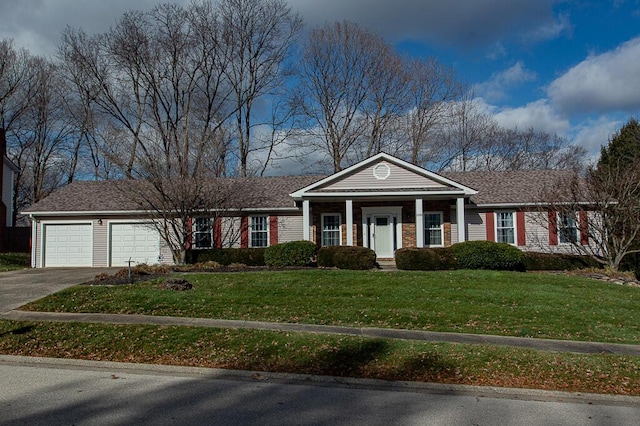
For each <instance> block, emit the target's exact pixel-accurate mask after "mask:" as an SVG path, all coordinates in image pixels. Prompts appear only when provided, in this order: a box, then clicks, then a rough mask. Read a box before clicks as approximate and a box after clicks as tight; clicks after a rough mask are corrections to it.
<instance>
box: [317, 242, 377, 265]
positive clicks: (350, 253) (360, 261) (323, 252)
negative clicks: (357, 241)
mask: <svg viewBox="0 0 640 426" xmlns="http://www.w3.org/2000/svg"><path fill="white" fill-rule="evenodd" d="M318 266H322V267H327V268H332V267H336V268H338V269H351V270H366V269H373V268H375V266H376V252H375V251H373V250H371V249H369V248H366V247H358V246H331V247H321V248H320V249H319V250H318Z"/></svg>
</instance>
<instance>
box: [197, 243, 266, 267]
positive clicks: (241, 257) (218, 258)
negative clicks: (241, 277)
mask: <svg viewBox="0 0 640 426" xmlns="http://www.w3.org/2000/svg"><path fill="white" fill-rule="evenodd" d="M265 250H266V249H265V248H261V247H260V248H258V247H256V248H222V249H209V250H191V251H189V252H188V253H187V259H189V260H188V262H189V263H203V262H218V263H219V264H221V265H224V266H228V265H231V264H242V265H247V266H265V264H264V252H265Z"/></svg>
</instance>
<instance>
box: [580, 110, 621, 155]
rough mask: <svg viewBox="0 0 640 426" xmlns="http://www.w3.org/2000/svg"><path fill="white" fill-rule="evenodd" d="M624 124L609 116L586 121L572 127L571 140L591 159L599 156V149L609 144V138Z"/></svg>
mask: <svg viewBox="0 0 640 426" xmlns="http://www.w3.org/2000/svg"><path fill="white" fill-rule="evenodd" d="M623 124H624V123H623V122H622V121H621V120H618V119H616V118H614V117H610V116H602V117H598V118H597V119H594V120H586V121H584V122H582V123H580V124H578V125H576V126H574V135H573V137H572V140H573V142H574V143H575V144H577V145H580V146H582V147H583V148H585V149H586V150H587V152H589V153H590V154H591V157H592V159H595V158H596V157H598V156H599V155H600V148H601V147H602V146H604V145H607V144H608V143H609V139H611V136H612V135H613V134H614V133H615V132H616V131H618V130H619V129H620V128H621V127H622V125H623Z"/></svg>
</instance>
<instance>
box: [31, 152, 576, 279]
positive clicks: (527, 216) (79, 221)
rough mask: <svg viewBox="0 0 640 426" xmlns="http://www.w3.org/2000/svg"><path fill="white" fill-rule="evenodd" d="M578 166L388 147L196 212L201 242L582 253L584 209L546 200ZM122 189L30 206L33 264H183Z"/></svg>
mask: <svg viewBox="0 0 640 426" xmlns="http://www.w3.org/2000/svg"><path fill="white" fill-rule="evenodd" d="M568 173H569V172H564V171H549V170H544V171H511V172H461V173H446V174H436V173H432V172H430V171H428V170H425V169H423V168H420V167H417V166H415V165H412V164H409V163H407V162H405V161H402V160H400V159H398V158H395V157H393V156H390V155H388V154H384V153H381V154H378V155H375V156H373V157H371V158H368V159H366V160H364V161H362V162H360V163H358V164H355V165H353V166H351V167H349V168H347V169H345V170H342V171H340V172H338V173H335V174H333V175H330V176H326V177H321V176H280V177H260V178H246V179H243V180H238V181H240V182H241V183H242V184H243V185H244V187H245V188H246V190H247V194H249V193H257V194H264V196H262V197H260V198H254V199H253V201H252V202H250V203H249V204H248V205H242V206H237V209H235V210H234V213H233V214H231V213H228V212H227V213H226V216H225V217H223V218H218V219H216V220H215V221H211V220H210V219H208V218H206V217H203V218H195V219H194V220H193V223H192V230H193V241H192V243H193V248H195V249H206V248H211V247H266V246H269V245H273V244H276V243H281V242H286V241H295V240H310V241H314V242H316V243H317V244H318V245H320V246H327V245H357V246H365V247H369V248H371V249H373V250H374V251H375V252H376V254H377V256H378V258H381V259H384V258H393V257H394V252H395V250H396V249H398V248H401V247H409V246H417V247H443V246H449V245H451V244H454V243H456V242H460V241H467V240H491V241H498V242H506V243H509V244H513V245H515V246H517V247H519V248H521V249H523V250H533V251H572V250H571V247H572V246H571V244H570V242H571V241H572V240H573V241H583V239H584V238H585V236H584V231H585V230H584V229H583V228H581V224H580V219H581V218H580V217H576V218H572V217H558V215H557V213H556V212H553V211H548V210H545V209H544V205H543V204H541V203H542V199H541V198H540V197H541V194H542V192H543V190H544V189H545V188H549V187H554V186H555V185H557V184H558V182H559V181H561V179H562V178H563V177H564V178H566V177H567V176H568ZM115 186H116V185H115V184H114V183H113V182H108V181H106V182H95V181H92V182H75V183H72V184H70V185H68V186H66V187H64V188H62V189H60V190H59V191H57V192H56V193H54V194H52V195H51V196H49V197H47V198H46V199H44V200H42V201H41V202H39V203H37V204H35V205H34V206H32V207H30V208H29V209H27V210H26V211H25V212H24V213H25V214H27V215H29V216H30V218H31V220H32V224H33V225H32V239H33V242H34V243H33V249H32V250H33V252H32V263H33V266H34V267H48V266H95V267H99V266H125V265H126V264H127V261H128V260H129V259H132V260H133V261H135V262H139V263H158V262H160V263H171V262H172V259H171V254H170V251H169V249H168V247H167V246H166V244H164V243H163V242H162V241H161V240H160V237H159V235H158V232H157V231H155V229H154V228H152V227H150V226H148V225H145V224H146V223H147V224H148V223H149V220H150V217H151V216H150V214H149V212H148V211H143V210H140V209H139V208H137V207H136V203H135V202H133V201H132V200H131V199H130V197H127V195H126V193H125V192H126V191H123V190H122V188H119V189H117V188H115ZM246 199H247V200H249V199H251V197H246ZM549 224H551V226H549ZM584 243H587V241H584Z"/></svg>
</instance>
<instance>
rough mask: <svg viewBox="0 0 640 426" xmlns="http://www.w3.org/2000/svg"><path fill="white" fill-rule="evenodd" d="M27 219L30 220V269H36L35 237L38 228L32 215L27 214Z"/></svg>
mask: <svg viewBox="0 0 640 426" xmlns="http://www.w3.org/2000/svg"><path fill="white" fill-rule="evenodd" d="M29 218H30V219H31V267H32V268H35V267H36V237H37V235H38V231H37V229H36V226H38V221H37V220H36V219H35V218H34V217H33V213H31V214H29Z"/></svg>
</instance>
